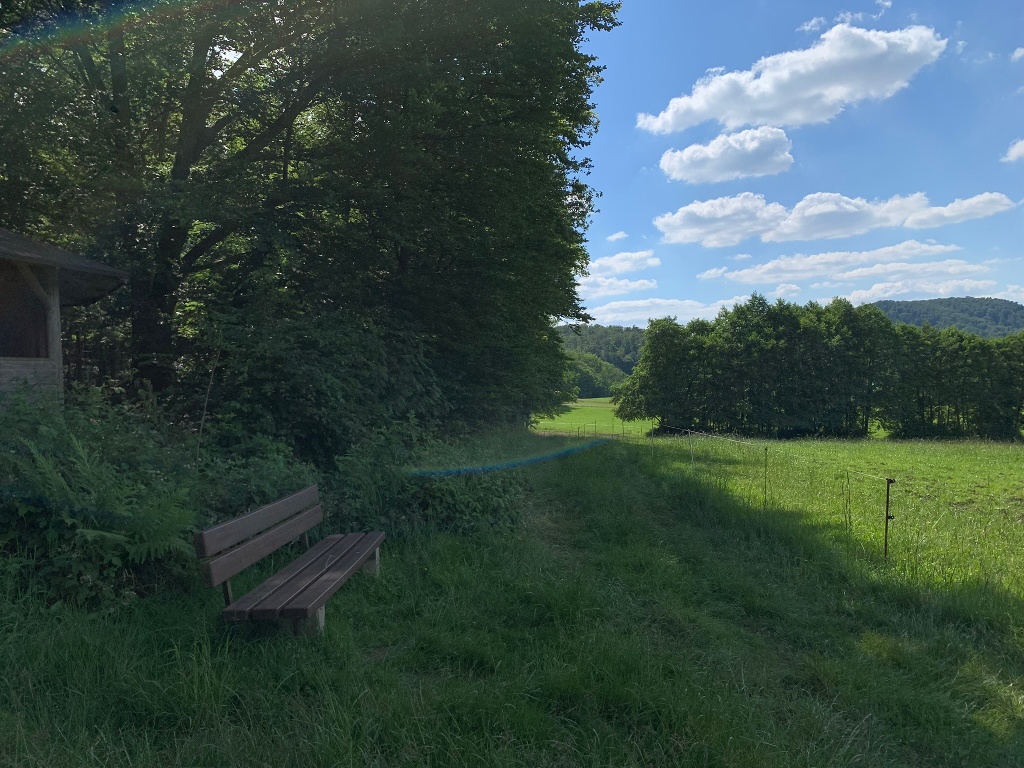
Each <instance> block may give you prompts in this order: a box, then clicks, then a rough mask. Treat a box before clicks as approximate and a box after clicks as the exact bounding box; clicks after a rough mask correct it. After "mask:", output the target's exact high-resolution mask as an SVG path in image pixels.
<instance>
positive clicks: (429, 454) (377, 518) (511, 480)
mask: <svg viewBox="0 0 1024 768" xmlns="http://www.w3.org/2000/svg"><path fill="white" fill-rule="evenodd" d="M486 455H487V451H486V450H485V449H484V448H483V447H482V446H481V445H479V444H477V443H476V442H475V441H474V440H472V439H469V438H463V439H461V440H452V441H441V440H436V439H428V438H423V437H422V435H420V434H419V433H418V432H417V430H416V427H415V424H407V425H398V426H395V427H392V428H391V429H390V430H387V431H382V432H380V433H378V434H377V435H375V436H374V437H373V439H371V440H367V441H364V442H363V443H361V444H360V445H358V446H356V447H355V448H354V449H353V450H351V451H349V452H348V453H347V454H346V455H345V456H343V457H339V458H338V459H337V472H336V474H334V475H333V476H332V477H331V479H330V481H329V483H328V487H329V489H330V490H329V495H330V500H331V501H332V502H333V503H332V504H331V507H332V508H334V509H335V510H336V511H335V512H334V513H333V514H334V516H333V519H332V520H331V522H330V526H331V528H332V529H334V530H340V529H348V530H355V529H359V528H362V529H366V528H377V527H381V528H383V529H384V530H386V531H388V532H389V533H390V534H392V535H399V536H401V535H407V534H409V533H410V532H412V531H415V530H417V529H419V528H422V527H431V528H441V529H444V530H448V531H453V532H457V533H472V532H473V531H476V530H479V529H481V528H486V527H492V526H503V525H508V524H512V523H514V522H516V521H517V520H518V519H519V518H520V514H521V499H522V497H523V490H524V489H523V479H522V476H521V474H520V473H519V472H516V471H514V470H502V471H495V472H467V473H466V474H451V475H429V474H418V473H417V472H416V471H415V470H414V469H412V468H413V467H417V466H423V465H426V464H429V465H430V466H433V467H448V468H463V469H465V468H467V467H476V466H478V465H480V464H486V463H488V462H487V461H482V460H481V457H483V456H486Z"/></svg>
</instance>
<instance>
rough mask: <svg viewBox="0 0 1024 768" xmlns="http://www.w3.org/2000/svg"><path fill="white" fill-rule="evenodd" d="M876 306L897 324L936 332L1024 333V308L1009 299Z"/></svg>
mask: <svg viewBox="0 0 1024 768" xmlns="http://www.w3.org/2000/svg"><path fill="white" fill-rule="evenodd" d="M874 306H876V307H878V308H879V309H880V310H882V311H883V312H884V313H885V314H886V316H887V317H888V318H889V319H890V320H892V321H893V322H896V323H908V324H910V325H918V326H923V325H925V324H927V325H930V326H932V327H933V328H939V329H942V328H959V329H960V330H961V331H966V332H967V333H975V334H977V335H978V336H984V337H985V338H990V339H991V338H998V337H1002V336H1009V335H1010V334H1012V333H1017V332H1018V331H1024V305H1022V304H1018V303H1017V302H1015V301H1008V300H1007V299H976V298H973V297H971V296H965V297H962V298H947V299H921V300H919V301H876V302H874Z"/></svg>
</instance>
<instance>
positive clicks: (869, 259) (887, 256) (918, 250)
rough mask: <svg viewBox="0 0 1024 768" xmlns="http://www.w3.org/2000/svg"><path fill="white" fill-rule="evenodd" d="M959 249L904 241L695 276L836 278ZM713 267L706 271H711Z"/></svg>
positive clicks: (767, 280)
mask: <svg viewBox="0 0 1024 768" xmlns="http://www.w3.org/2000/svg"><path fill="white" fill-rule="evenodd" d="M958 250H960V246H958V245H938V244H929V243H919V242H918V241H916V240H907V241H905V242H902V243H898V244H897V245H888V246H886V247H884V248H876V249H874V250H871V251H830V252H828V253H815V254H803V253H797V254H794V255H792V256H780V257H779V258H777V259H772V260H771V261H769V262H766V263H764V264H755V265H754V266H751V267H746V268H744V269H733V270H726V271H725V272H720V271H716V272H717V273H716V274H713V275H712V274H708V273H707V272H705V273H702V274H700V275H697V277H700V278H702V279H708V278H711V277H724V278H726V279H727V280H732V281H734V282H737V283H746V284H748V285H757V284H762V285H771V284H773V283H775V284H778V283H793V282H796V281H798V280H807V279H811V278H816V277H822V278H829V279H833V280H834V279H836V277H837V276H838V275H841V274H842V273H843V272H844V271H846V270H850V269H853V268H855V267H858V266H860V265H862V264H872V263H873V264H876V265H879V264H889V263H905V262H906V260H907V259H913V258H916V257H922V256H937V255H940V254H944V253H951V252H953V251H958ZM711 271H713V270H709V272H711Z"/></svg>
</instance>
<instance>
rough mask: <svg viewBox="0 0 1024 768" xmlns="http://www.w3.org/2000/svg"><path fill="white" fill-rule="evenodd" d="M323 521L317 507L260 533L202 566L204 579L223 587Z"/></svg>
mask: <svg viewBox="0 0 1024 768" xmlns="http://www.w3.org/2000/svg"><path fill="white" fill-rule="evenodd" d="M323 519H324V511H323V508H322V507H321V506H320V505H319V504H317V505H316V506H315V507H313V508H312V509H308V510H306V511H305V512H303V513H302V514H300V515H296V516H295V517H293V518H290V519H289V520H286V521H285V522H283V523H281V524H280V525H278V526H276V527H274V528H271V529H270V530H269V531H266V532H264V533H261V534H260V535H259V536H257V537H256V538H253V539H249V541H247V542H245V543H244V544H240V545H238V546H237V547H235V548H234V549H231V550H228V551H227V552H225V553H224V554H221V555H217V556H216V557H214V558H211V559H210V560H207V561H206V562H205V563H204V564H203V575H204V576H205V577H206V583H207V584H209V585H210V586H211V587H215V586H217V585H218V584H222V583H223V582H224V581H226V580H227V579H230V578H231V577H232V576H234V575H235V574H236V573H239V572H241V571H243V570H245V569H246V568H248V567H249V566H250V565H252V564H253V563H255V562H258V561H259V560H262V559H263V558H264V557H266V556H267V555H269V554H270V553H271V552H273V551H275V550H276V549H278V548H279V547H281V546H283V545H285V544H287V543H288V542H289V541H292V540H293V539H296V538H298V537H299V536H301V535H302V534H303V533H305V532H306V531H308V530H309V529H310V528H312V527H313V526H314V525H317V524H318V523H319V522H320V521H321V520H323Z"/></svg>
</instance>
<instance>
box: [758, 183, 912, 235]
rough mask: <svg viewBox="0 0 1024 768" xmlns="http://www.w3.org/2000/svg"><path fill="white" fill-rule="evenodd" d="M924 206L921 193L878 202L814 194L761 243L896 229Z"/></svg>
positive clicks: (797, 205)
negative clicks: (887, 228)
mask: <svg viewBox="0 0 1024 768" xmlns="http://www.w3.org/2000/svg"><path fill="white" fill-rule="evenodd" d="M927 206H928V198H927V197H926V196H925V195H924V194H923V193H921V192H918V193H917V194H914V195H910V196H909V197H900V196H899V195H896V196H895V197H892V198H890V199H888V200H885V201H881V202H868V201H867V200H865V199H864V198H862V197H856V198H852V197H846V196H845V195H840V194H838V193H836V192H815V193H813V194H810V195H807V197H805V198H804V199H803V200H801V201H800V202H799V203H797V204H796V205H795V206H793V210H791V211H790V212H789V215H788V216H786V218H785V219H783V220H782V221H781V222H779V224H778V226H776V227H775V228H774V229H773V230H771V231H769V232H765V233H764V235H763V237H762V239H763V240H765V241H767V242H784V241H786V240H817V239H819V238H834V237H848V236H850V235H860V234H863V233H864V232H869V231H871V230H872V229H878V228H879V227H898V226H899V225H900V224H902V223H903V222H904V221H905V220H906V219H907V217H908V216H910V215H911V214H912V213H915V212H917V211H920V210H921V209H922V208H927Z"/></svg>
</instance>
